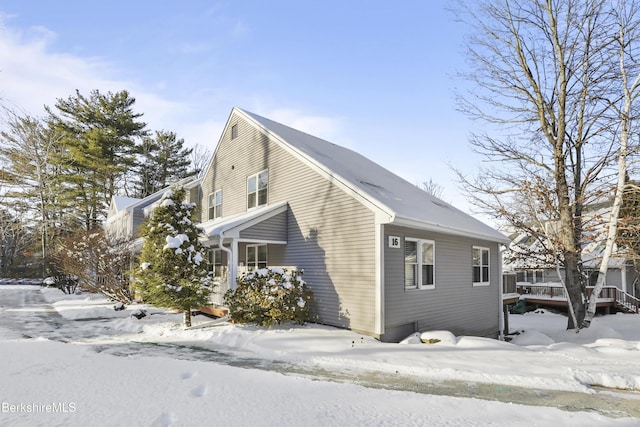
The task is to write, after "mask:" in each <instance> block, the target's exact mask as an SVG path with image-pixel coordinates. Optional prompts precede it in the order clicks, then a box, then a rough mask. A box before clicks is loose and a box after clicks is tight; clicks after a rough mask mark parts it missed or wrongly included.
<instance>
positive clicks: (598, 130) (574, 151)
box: [459, 0, 620, 328]
mask: <svg viewBox="0 0 640 427" xmlns="http://www.w3.org/2000/svg"><path fill="white" fill-rule="evenodd" d="M462 7H463V9H462V10H464V11H465V13H464V15H463V16H464V17H465V19H466V20H468V21H469V22H470V24H471V26H472V28H473V34H472V35H471V36H470V38H469V40H468V58H469V60H470V63H471V64H470V68H469V71H468V72H467V73H465V74H464V77H466V78H467V79H468V80H469V81H470V82H472V83H473V90H472V91H470V92H469V93H467V94H462V95H461V97H460V101H461V102H460V106H461V109H462V110H463V111H465V112H466V113H468V114H469V115H470V116H472V117H474V118H479V119H482V120H484V121H485V122H487V123H489V124H490V125H491V126H495V130H494V131H492V132H491V133H478V134H475V135H473V137H472V145H473V147H474V149H475V150H476V151H477V152H478V153H480V154H482V155H483V156H485V157H486V159H487V160H489V161H490V162H492V163H490V164H491V166H490V167H487V168H484V169H483V170H481V172H480V174H479V177H477V178H475V179H474V178H467V177H466V176H465V174H464V173H463V172H462V171H459V176H460V178H461V180H462V182H463V183H464V185H465V186H466V188H467V190H468V191H469V194H470V196H471V200H472V202H474V203H475V204H476V205H477V206H479V207H481V208H484V210H486V211H487V212H488V213H493V214H494V215H495V216H496V217H497V218H500V219H501V220H503V221H505V222H506V223H507V224H508V225H509V226H511V227H513V228H515V229H518V230H525V231H527V232H529V233H530V235H531V236H533V237H534V238H536V239H538V240H539V241H540V244H541V246H543V247H544V248H546V251H547V254H548V255H550V256H552V257H553V259H554V260H555V264H556V268H557V270H558V273H559V276H560V279H561V281H562V283H563V285H564V286H565V288H566V291H567V294H568V297H569V301H570V304H569V309H570V314H571V316H570V318H569V322H568V328H578V327H579V326H580V324H581V322H582V320H583V318H584V315H585V301H586V289H585V283H584V280H583V276H582V274H581V244H582V239H583V232H584V227H585V219H584V209H585V207H587V206H589V205H590V204H592V203H595V202H602V201H603V200H605V199H606V196H607V194H606V190H607V187H606V183H611V179H610V178H611V173H612V170H611V168H610V166H611V164H612V161H614V159H615V157H616V150H615V141H612V139H611V135H612V133H613V130H614V129H615V128H616V127H617V126H618V124H619V122H617V121H612V115H611V105H612V100H615V99H617V98H619V94H620V92H619V86H618V84H617V80H616V79H615V78H613V76H615V75H616V73H617V70H616V58H617V51H616V40H617V37H616V36H617V33H618V26H617V25H616V23H615V21H614V20H612V19H611V16H612V15H611V8H612V6H611V4H610V3H608V2H604V1H599V0H557V1H554V0H545V1H536V2H532V1H528V0H486V1H483V2H481V3H480V4H475V3H468V4H464V3H463V4H462ZM609 188H610V187H609ZM525 255H526V254H525Z"/></svg>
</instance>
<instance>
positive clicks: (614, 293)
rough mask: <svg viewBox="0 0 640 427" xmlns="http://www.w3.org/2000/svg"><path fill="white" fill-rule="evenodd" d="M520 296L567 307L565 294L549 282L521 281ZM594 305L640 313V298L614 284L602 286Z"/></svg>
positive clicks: (603, 308)
mask: <svg viewBox="0 0 640 427" xmlns="http://www.w3.org/2000/svg"><path fill="white" fill-rule="evenodd" d="M516 290H517V293H518V294H519V295H520V298H524V299H525V300H526V301H527V303H529V304H535V305H540V306H548V307H567V304H568V303H567V295H566V293H565V291H564V289H563V288H562V286H558V285H557V284H550V283H536V284H531V283H522V282H518V284H517V286H516ZM592 292H593V286H588V287H587V295H588V297H591V293H592ZM596 307H597V308H600V309H601V310H603V311H604V312H605V313H610V312H611V311H622V312H625V313H640V299H638V298H636V297H634V296H632V295H630V294H628V293H626V292H623V291H621V290H620V289H618V288H616V287H615V286H605V287H604V288H602V291H601V292H600V295H599V297H598V300H597V302H596Z"/></svg>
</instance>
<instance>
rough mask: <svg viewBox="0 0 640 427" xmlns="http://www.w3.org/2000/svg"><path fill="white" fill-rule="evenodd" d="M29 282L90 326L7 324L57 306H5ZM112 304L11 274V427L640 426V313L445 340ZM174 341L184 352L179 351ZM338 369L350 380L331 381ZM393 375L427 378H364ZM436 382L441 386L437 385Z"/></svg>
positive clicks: (527, 318)
mask: <svg viewBox="0 0 640 427" xmlns="http://www.w3.org/2000/svg"><path fill="white" fill-rule="evenodd" d="M16 289H19V290H21V291H23V292H41V293H42V295H43V296H44V297H45V298H46V300H47V301H48V302H49V303H51V304H52V306H53V307H54V308H55V311H56V312H57V313H59V314H60V315H62V316H63V317H64V318H66V319H74V320H75V321H74V322H73V327H74V330H75V334H74V336H75V337H76V338H73V337H71V338H70V339H68V340H67V341H70V342H69V343H64V342H59V341H52V340H48V339H45V338H42V337H43V336H47V334H45V333H43V334H42V335H41V336H40V337H38V336H33V337H31V338H25V337H24V336H23V335H24V334H22V335H20V334H17V333H16V332H15V331H12V330H10V329H8V328H3V322H5V318H4V316H3V314H5V313H3V311H4V312H7V313H6V314H7V315H8V314H10V313H9V311H11V310H14V311H16V310H24V311H27V312H28V311H30V310H31V311H36V310H44V311H46V310H48V306H46V305H37V306H29V305H26V306H24V307H20V308H15V307H14V308H11V307H7V306H5V305H3V292H9V291H11V290H13V291H15V290H16ZM112 307H113V304H112V303H108V302H107V301H105V300H104V299H102V298H100V297H96V296H90V297H87V295H81V296H72V297H69V296H66V295H64V294H62V293H60V292H59V291H57V290H53V289H41V288H37V287H33V286H25V287H21V288H20V287H16V286H0V343H1V344H0V384H1V386H0V425H2V426H5V425H7V426H38V425H42V426H51V425H61V426H63V425H64V426H67V425H71V426H76V425H78V426H80V425H92V426H94V425H130V426H194V425H204V424H214V423H215V424H223V425H230V426H245V425H247V426H263V425H265V426H269V425H278V426H300V425H307V426H315V425H321V426H333V425H344V426H352V425H353V426H359V425H398V426H411V425H415V426H422V425H436V426H439V425H442V426H502V425H509V426H547V425H562V426H584V425H598V426H609V425H616V426H635V425H639V424H640V316H638V315H620V314H619V315H612V316H604V317H598V318H596V319H595V320H594V322H593V324H592V327H591V328H589V329H588V330H583V331H581V332H580V333H579V334H576V333H575V332H568V331H566V330H565V325H566V319H565V318H564V317H563V316H560V315H556V314H552V313H548V312H544V311H541V312H539V313H528V314H525V315H512V316H511V317H510V323H511V330H512V331H516V330H519V331H521V333H520V334H519V335H517V336H516V338H515V339H514V341H513V342H511V343H507V342H500V341H496V340H490V339H483V338H476V337H453V336H452V335H450V334H449V333H447V332H444V331H432V332H430V333H429V334H427V335H425V337H428V338H433V340H434V341H437V342H434V343H433V344H421V343H420V344H418V343H415V344H413V343H411V342H414V341H417V340H415V339H411V338H410V339H408V340H407V342H406V343H401V344H390V343H380V342H378V341H376V340H374V339H372V338H369V337H366V336H362V335H358V334H356V333H354V332H350V331H345V330H340V329H335V328H330V327H325V326H319V325H307V326H302V327H300V326H287V327H275V328H272V329H264V328H258V327H253V326H238V325H231V324H227V323H222V324H217V325H216V324H212V323H211V319H208V318H203V317H202V316H196V317H195V318H194V327H193V328H191V329H189V330H184V329H183V328H182V326H181V324H180V322H181V319H182V316H181V315H179V314H173V313H168V312H166V311H163V310H158V309H152V308H148V315H147V317H145V318H143V319H140V320H138V319H136V318H134V317H132V316H131V313H132V312H133V310H137V309H138V308H139V307H135V306H134V307H128V308H127V310H124V311H114V310H113V308H112ZM53 314H55V313H53ZM105 319H106V320H105ZM105 331H110V332H109V333H106V332H105ZM79 337H80V338H79ZM131 343H135V345H137V346H144V345H145V344H148V345H152V344H153V345H156V344H157V345H160V348H159V350H158V349H157V350H156V351H155V352H148V353H146V352H145V351H144V348H145V347H127V346H128V345H129V346H132V345H134V344H131ZM162 345H167V347H166V348H167V350H171V351H167V352H166V354H164V353H163V348H164V347H162ZM134 348H135V349H136V351H130V352H129V350H130V349H134ZM141 348H142V350H141ZM109 349H111V350H109ZM113 349H118V350H113ZM202 349H204V350H210V351H211V354H213V355H215V352H218V351H219V352H221V353H223V354H227V355H232V356H233V357H234V358H235V359H237V360H243V359H246V360H249V359H251V360H254V361H255V360H263V361H264V363H265V366H267V365H269V364H271V365H273V366H275V368H274V367H271V368H269V369H267V370H265V369H256V368H255V367H250V366H248V365H247V367H244V368H243V367H238V366H229V365H228V364H221V363H216V362H212V361H211V360H184V359H198V357H184V356H190V354H189V353H190V352H195V353H194V354H196V356H197V354H200V353H197V351H200V350H202ZM196 350H197V351H196ZM110 351H111V353H110ZM159 354H160V356H159ZM252 363H255V362H252ZM236 365H239V366H242V363H237V364H236ZM279 365H282V366H283V369H278V368H277V366H279ZM287 367H288V368H287ZM294 371H295V373H293V372H294ZM320 372H323V373H324V374H322V375H320V374H317V375H316V374H314V373H320ZM327 376H329V377H334V380H332V381H328V380H326V379H321V378H323V377H327ZM319 378H320V379H319ZM467 382H471V384H467ZM380 383H385V384H390V385H391V387H395V388H398V389H404V390H413V389H415V391H399V390H390V389H382V388H377V387H364V386H363V385H361V384H370V385H371V384H373V385H375V384H380ZM432 385H433V390H434V391H435V394H429V390H430V387H431V386H432ZM447 388H450V389H451V393H449V394H452V395H456V396H470V395H473V390H476V394H477V396H478V397H481V398H482V397H484V398H487V399H491V400H501V401H502V402H498V401H489V400H484V399H479V398H468V397H464V398H461V397H450V396H443V395H437V394H442V393H441V392H442V390H443V389H444V390H446V389H447ZM604 388H607V389H606V390H605V389H604ZM526 389H535V390H534V391H532V392H531V393H530V394H529V395H527V394H526V393H525V394H524V396H525V398H524V399H525V400H526V399H527V396H530V398H531V402H530V403H531V404H533V405H540V404H543V405H544V404H545V403H544V402H545V400H544V399H545V398H548V399H549V400H550V401H554V400H555V402H553V403H550V404H548V405H546V406H525V405H522V404H513V403H504V402H509V401H518V400H517V399H516V398H517V394H518V393H519V391H518V390H521V391H526ZM614 389H620V390H624V391H615V390H614ZM458 391H460V393H458ZM501 393H502V394H503V395H502V396H500V394H501ZM505 394H506V396H505ZM510 397H513V400H510ZM562 399H565V400H567V401H571V399H576V400H582V399H586V400H589V399H591V400H592V401H593V402H596V403H598V402H605V403H602V406H600V407H599V406H597V405H591V404H587V405H583V406H582V407H585V408H595V409H597V412H594V411H590V412H585V411H582V412H573V411H562V410H560V409H557V408H555V407H551V406H552V405H553V406H559V407H566V408H572V407H573V406H572V405H571V404H567V405H566V406H564V405H562V404H560V403H559V402H560V401H562ZM598 404H599V403H598ZM577 407H581V406H577Z"/></svg>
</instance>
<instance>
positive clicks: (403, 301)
mask: <svg viewBox="0 0 640 427" xmlns="http://www.w3.org/2000/svg"><path fill="white" fill-rule="evenodd" d="M200 179H201V181H200V184H199V188H198V190H197V191H196V190H194V189H193V188H192V189H191V197H192V201H194V200H193V197H196V198H198V197H199V200H195V201H196V202H197V203H198V205H199V206H200V207H201V210H200V211H201V215H202V218H201V222H202V226H203V228H204V230H205V233H206V240H207V242H208V243H209V245H210V246H211V254H210V268H211V270H212V273H213V274H214V275H215V276H218V277H220V278H221V281H222V282H223V284H224V283H226V284H227V286H231V287H233V286H234V283H235V279H236V278H237V277H238V276H239V275H240V274H242V273H243V272H244V271H247V270H251V269H255V268H264V267H267V266H284V267H290V268H297V269H299V270H303V271H304V279H305V281H306V282H307V283H308V284H309V285H310V287H311V288H312V290H313V292H314V295H315V299H316V302H315V306H314V312H315V314H316V315H317V320H318V322H320V323H323V324H328V325H333V326H338V327H344V328H349V329H352V330H354V331H358V332H361V333H363V334H367V335H371V336H374V337H377V338H379V339H381V340H383V341H397V340H400V339H402V338H404V337H405V336H406V335H408V334H410V333H412V332H414V331H419V330H428V329H430V330H432V329H447V330H450V331H451V332H453V333H454V334H467V335H479V336H493V337H495V336H497V335H498V331H499V329H500V324H499V322H500V315H501V313H502V311H501V310H502V308H501V306H502V302H501V263H500V246H501V245H503V244H507V243H509V240H508V239H507V238H506V237H505V236H504V235H502V234H501V233H499V232H497V231H495V230H494V229H492V228H491V227H489V226H487V225H485V224H483V223H482V222H480V221H478V220H476V219H474V218H472V217H471V216H469V215H467V214H465V213H463V212H462V211H460V210H457V209H456V208H454V207H453V206H451V205H449V204H447V203H445V202H443V201H441V200H439V199H437V198H434V197H432V196H430V195H429V194H427V193H426V192H424V191H422V190H420V189H419V188H418V187H417V186H415V185H413V184H411V183H409V182H407V181H405V180H403V179H401V178H400V177H398V176H396V175H394V174H393V173H391V172H389V171H388V170H386V169H384V168H382V167H381V166H379V165H377V164H376V163H374V162H372V161H370V160H368V159H366V158H365V157H363V156H361V155H359V154H358V153H355V152H353V151H351V150H348V149H346V148H343V147H340V146H338V145H335V144H332V143H330V142H327V141H324V140H322V139H319V138H316V137H314V136H311V135H308V134H306V133H303V132H300V131H298V130H295V129H292V128H290V127H287V126H284V125H282V124H279V123H276V122H274V121H271V120H268V119H266V118H264V117H260V116H258V115H255V114H252V113H249V112H247V111H244V110H241V109H238V108H234V109H233V110H232V112H231V114H230V116H229V119H228V121H227V124H226V126H225V129H224V131H223V133H222V136H221V137H220V140H219V142H218V145H217V147H216V150H215V152H214V155H213V158H212V160H211V162H210V164H209V166H208V168H207V169H206V170H205V171H204V173H203V175H202V176H201V177H200ZM224 290H225V287H224V285H223V286H222V287H221V292H220V293H222V292H223V291H224ZM219 298H221V297H219ZM218 302H219V303H221V299H219V300H218Z"/></svg>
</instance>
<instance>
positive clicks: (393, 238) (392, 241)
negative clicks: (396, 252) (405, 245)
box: [389, 236, 400, 248]
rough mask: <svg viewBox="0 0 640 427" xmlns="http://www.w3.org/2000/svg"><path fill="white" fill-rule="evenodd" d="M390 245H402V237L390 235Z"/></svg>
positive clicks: (397, 246) (392, 246)
mask: <svg viewBox="0 0 640 427" xmlns="http://www.w3.org/2000/svg"><path fill="white" fill-rule="evenodd" d="M389 247H390V248H399V247H400V237H398V236H389Z"/></svg>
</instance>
